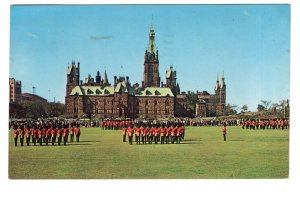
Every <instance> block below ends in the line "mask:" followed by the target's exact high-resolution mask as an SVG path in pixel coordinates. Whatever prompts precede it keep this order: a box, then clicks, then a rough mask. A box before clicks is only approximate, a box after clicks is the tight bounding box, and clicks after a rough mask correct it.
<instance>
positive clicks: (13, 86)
mask: <svg viewBox="0 0 300 197" xmlns="http://www.w3.org/2000/svg"><path fill="white" fill-rule="evenodd" d="M21 94H22V82H21V81H18V80H15V79H14V78H9V102H10V103H15V102H19V101H21Z"/></svg>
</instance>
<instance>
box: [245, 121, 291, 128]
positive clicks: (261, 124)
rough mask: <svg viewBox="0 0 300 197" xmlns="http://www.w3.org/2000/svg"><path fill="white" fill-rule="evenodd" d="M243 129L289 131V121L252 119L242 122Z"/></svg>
mask: <svg viewBox="0 0 300 197" xmlns="http://www.w3.org/2000/svg"><path fill="white" fill-rule="evenodd" d="M241 125H242V128H243V129H250V130H255V129H282V130H284V129H289V128H290V121H289V119H260V120H258V119H251V120H243V121H242V122H241Z"/></svg>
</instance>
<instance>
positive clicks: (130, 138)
mask: <svg viewBox="0 0 300 197" xmlns="http://www.w3.org/2000/svg"><path fill="white" fill-rule="evenodd" d="M128 140H129V144H132V136H130V135H129V136H128Z"/></svg>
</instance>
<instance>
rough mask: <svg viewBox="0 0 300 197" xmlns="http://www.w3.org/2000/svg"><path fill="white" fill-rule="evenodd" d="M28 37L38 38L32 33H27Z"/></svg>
mask: <svg viewBox="0 0 300 197" xmlns="http://www.w3.org/2000/svg"><path fill="white" fill-rule="evenodd" d="M26 36H28V37H32V38H37V37H38V36H37V35H36V34H34V33H31V32H27V34H26Z"/></svg>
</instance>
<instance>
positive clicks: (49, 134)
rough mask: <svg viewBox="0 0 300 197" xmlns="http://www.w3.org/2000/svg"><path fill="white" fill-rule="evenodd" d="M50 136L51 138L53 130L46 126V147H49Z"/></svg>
mask: <svg viewBox="0 0 300 197" xmlns="http://www.w3.org/2000/svg"><path fill="white" fill-rule="evenodd" d="M50 136H51V128H50V127H48V126H46V133H45V142H46V146H48V143H49V140H50V139H49V138H50Z"/></svg>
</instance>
